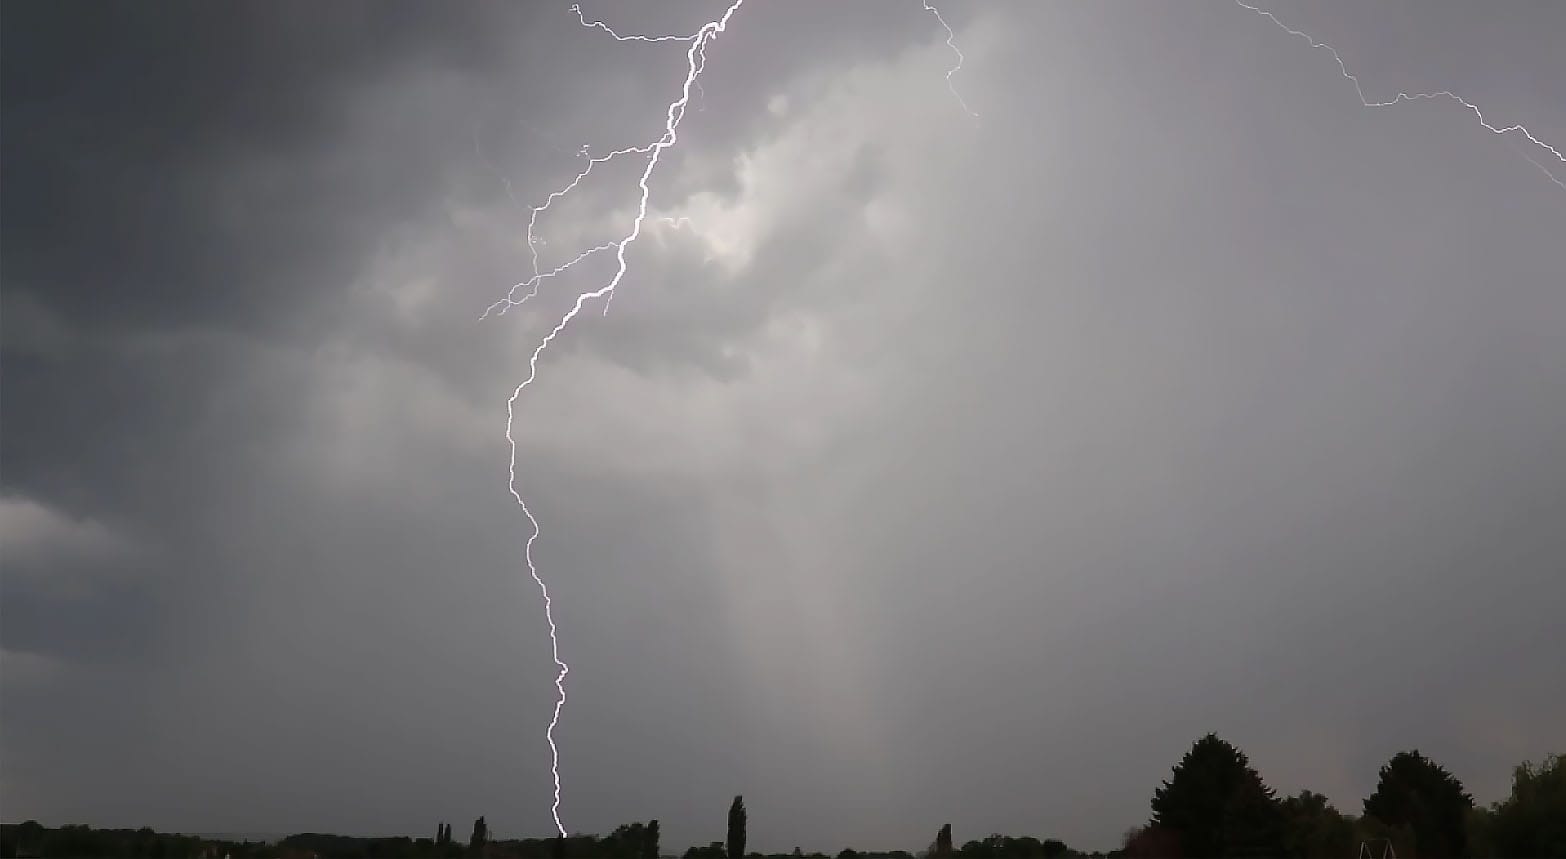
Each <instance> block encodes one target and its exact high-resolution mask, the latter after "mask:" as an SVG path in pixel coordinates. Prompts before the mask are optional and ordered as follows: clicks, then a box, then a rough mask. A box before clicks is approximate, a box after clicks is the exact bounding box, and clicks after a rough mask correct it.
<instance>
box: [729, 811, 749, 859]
mask: <svg viewBox="0 0 1566 859" xmlns="http://www.w3.org/2000/svg"><path fill="white" fill-rule="evenodd" d="M744 856H745V797H743V796H736V797H734V802H733V804H731V805H730V806H729V859H744Z"/></svg>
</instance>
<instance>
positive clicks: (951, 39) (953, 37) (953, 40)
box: [923, 0, 979, 119]
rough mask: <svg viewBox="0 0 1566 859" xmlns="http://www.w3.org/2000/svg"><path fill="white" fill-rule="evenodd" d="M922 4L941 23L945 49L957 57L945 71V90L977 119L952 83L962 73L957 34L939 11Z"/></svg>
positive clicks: (927, 0)
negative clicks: (953, 76) (948, 49)
mask: <svg viewBox="0 0 1566 859" xmlns="http://www.w3.org/2000/svg"><path fill="white" fill-rule="evenodd" d="M923 3H924V11H926V12H929V13H930V14H932V15H934V16H935V20H937V21H939V22H941V27H942V28H943V29H945V30H946V47H948V48H951V49H952V53H954V54H956V55H957V65H955V66H952V67H951V68H950V69H947V71H946V88H947V89H949V90H951V91H952V95H954V96H956V97H957V103H958V104H960V105H962V109H963V111H964V112H966V113H967V114H968V115H969V116H971V117H973V118H974V119H978V118H979V115H978V114H977V113H974V112H973V110H972V109H970V108H969V107H968V102H966V101H964V100H963V97H962V93H960V92H958V91H957V86H956V85H955V84H953V83H952V75H955V74H957V73H958V72H960V71H962V59H963V57H962V51H961V50H960V49H959V48H958V47H957V34H956V33H953V32H952V28H951V25H950V24H947V23H946V19H945V18H942V17H941V10H939V9H937V8H935V7H934V6H931V5H930V2H929V0H923Z"/></svg>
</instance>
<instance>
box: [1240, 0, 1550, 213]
mask: <svg viewBox="0 0 1566 859" xmlns="http://www.w3.org/2000/svg"><path fill="white" fill-rule="evenodd" d="M1234 2H1235V4H1236V5H1238V6H1239V7H1240V8H1242V9H1249V10H1251V11H1252V12H1255V13H1256V14H1258V15H1261V16H1262V17H1264V18H1268V19H1271V21H1272V22H1273V23H1274V24H1277V25H1278V26H1279V27H1280V28H1282V29H1283V30H1284V31H1285V32H1287V33H1290V34H1292V35H1295V36H1298V37H1300V38H1301V39H1304V40H1305V41H1306V43H1308V44H1309V45H1310V46H1311V47H1312V48H1322V49H1325V50H1326V52H1327V53H1329V54H1331V55H1332V59H1334V60H1336V61H1337V64H1338V71H1340V72H1342V73H1343V76H1344V77H1345V78H1348V79H1349V82H1350V83H1352V84H1354V92H1355V93H1357V94H1358V95H1359V103H1360V104H1361V105H1363V106H1365V107H1391V106H1392V105H1395V104H1397V103H1398V102H1402V101H1417V100H1419V99H1429V100H1435V99H1442V98H1444V99H1450V100H1452V101H1455V102H1457V103H1458V104H1460V105H1462V106H1463V107H1466V108H1468V109H1469V110H1471V111H1473V114H1474V116H1475V117H1476V118H1477V119H1478V120H1479V124H1480V125H1481V126H1483V127H1484V128H1485V130H1486V131H1489V132H1491V133H1492V134H1502V135H1504V134H1509V133H1511V132H1517V133H1519V134H1521V135H1522V136H1523V137H1526V138H1528V141H1529V142H1530V143H1532V144H1533V145H1534V146H1536V147H1538V148H1540V149H1542V150H1544V151H1546V152H1548V153H1550V155H1551V156H1553V157H1554V158H1555V160H1556V161H1559V162H1561V163H1562V164H1566V155H1562V154H1561V151H1560V150H1559V149H1556V148H1555V147H1554V146H1551V145H1550V144H1548V143H1545V142H1544V141H1542V140H1540V139H1539V138H1537V137H1534V136H1533V132H1531V131H1529V130H1528V129H1526V128H1524V127H1523V126H1521V125H1508V126H1505V127H1497V126H1494V125H1491V124H1490V123H1489V121H1488V120H1486V119H1485V118H1484V114H1483V113H1482V112H1480V110H1479V106H1478V105H1476V104H1474V103H1473V102H1470V101H1467V100H1466V99H1463V98H1462V97H1460V96H1458V95H1456V94H1455V93H1453V92H1452V91H1450V90H1438V91H1436V92H1416V93H1406V92H1400V93H1398V94H1397V95H1396V96H1393V98H1392V100H1391V101H1371V100H1370V99H1368V98H1366V97H1365V90H1364V89H1363V88H1361V87H1360V84H1359V78H1357V77H1355V76H1354V75H1352V74H1349V70H1348V66H1347V65H1346V64H1345V63H1344V62H1343V57H1341V56H1339V55H1338V51H1337V49H1336V48H1334V47H1332V46H1331V45H1329V44H1327V43H1326V42H1318V41H1316V40H1315V39H1314V38H1312V37H1311V36H1310V34H1308V33H1303V32H1301V31H1299V30H1296V29H1294V28H1293V27H1290V26H1289V25H1287V24H1285V23H1283V21H1281V20H1279V18H1278V16H1277V15H1274V14H1273V13H1271V12H1269V11H1267V10H1266V9H1260V8H1257V7H1255V6H1252V5H1250V4H1249V3H1246V2H1244V0H1234ZM1523 157H1524V158H1527V159H1528V163H1530V164H1532V165H1533V166H1535V167H1537V168H1539V170H1540V171H1541V172H1542V173H1544V175H1546V176H1548V177H1550V181H1551V182H1554V183H1555V184H1556V185H1559V186H1560V187H1561V188H1562V189H1566V182H1562V181H1561V179H1560V178H1559V177H1558V176H1556V175H1555V174H1554V173H1552V172H1550V170H1549V169H1548V168H1546V167H1545V166H1544V165H1543V164H1540V163H1539V162H1538V161H1535V160H1534V159H1532V158H1529V157H1528V156H1527V155H1523ZM1556 169H1557V170H1559V169H1560V168H1558V167H1557V168H1556Z"/></svg>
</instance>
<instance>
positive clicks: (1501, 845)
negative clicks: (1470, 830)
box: [1485, 755, 1566, 858]
mask: <svg viewBox="0 0 1566 859" xmlns="http://www.w3.org/2000/svg"><path fill="white" fill-rule="evenodd" d="M1488 818H1489V819H1488V820H1487V821H1485V822H1486V823H1487V824H1488V825H1487V826H1485V829H1486V832H1485V835H1486V841H1487V842H1488V844H1487V846H1488V847H1489V848H1490V849H1492V850H1494V851H1495V854H1496V855H1498V856H1538V857H1557V858H1558V857H1566V756H1563V755H1550V756H1548V757H1546V758H1545V759H1544V762H1543V763H1542V764H1540V765H1539V766H1538V767H1537V768H1535V767H1534V766H1533V765H1532V764H1530V763H1528V762H1526V761H1525V762H1523V763H1521V764H1519V765H1518V766H1517V768H1516V769H1514V770H1512V793H1511V796H1508V797H1507V798H1506V799H1505V800H1503V801H1501V802H1498V803H1496V805H1495V808H1494V809H1492V810H1491V811H1490V813H1489V815H1488Z"/></svg>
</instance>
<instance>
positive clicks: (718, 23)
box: [479, 0, 745, 837]
mask: <svg viewBox="0 0 1566 859" xmlns="http://www.w3.org/2000/svg"><path fill="white" fill-rule="evenodd" d="M744 3H745V0H734V2H733V3H732V4H731V5H730V6H729V7H728V9H727V10H726V11H725V12H724V13H723V16H722V17H720V18H718V19H717V20H715V21H709V22H707V23H706V24H703V25H702V27H701V29H699V30H697V31H696V32H695V33H693V34H691V35H689V36H641V35H629V36H627V35H621V34H620V33H617V32H615V31H614V30H613V29H611V28H610V27H609V25H607V24H605V23H603V22H602V21H589V20H588V19H587V17H586V16H585V15H584V14H583V13H582V8H581V7H580V6H572V7H571V11H572V12H574V13H576V16H577V20H578V21H579V22H580V23H581V25H582V26H583V27H586V28H588V29H601V30H603V31H604V32H606V33H608V34H609V35H611V36H613V37H614V38H615V39H616V40H619V41H622V42H628V41H639V42H683V43H686V44H687V45H688V46H689V47H688V48H687V50H686V73H685V83H684V85H683V86H682V87H681V88H680V95H679V97H678V98H676V99H675V100H674V101H671V102H669V105H668V107H667V108H666V110H665V112H664V128H663V136H662V137H660V138H659V139H658V140H656V141H654V142H652V143H649V144H646V145H644V146H631V147H627V148H624V149H618V150H616V151H614V152H611V153H609V154H608V155H603V156H599V157H597V158H590V159H589V160H588V162H587V166H586V167H584V168H583V169H582V171H581V172H580V173H578V174H577V175H576V178H574V179H572V180H571V181H570V182H569V183H567V184H566V185H565V187H563V188H561V189H560V190H558V191H555V192H554V193H552V194H550V195H549V196H548V197H547V198H546V199H545V200H544V202H543V203H542V204H541V205H539V206H535V207H533V209H532V213H531V214H530V216H529V217H528V225H527V245H528V252H529V255H530V256H531V257H532V264H533V276H532V277H530V278H528V279H527V280H525V281H522V282H520V283H518V284H515V285H514V286H512V287H511V290H510V291H509V292H508V293H507V294H506V297H505V298H502V299H500V300H499V301H497V302H495V303H494V304H491V305H490V306H489V308H488V309H486V310H485V311H484V313H483V315H481V316H480V317H479V318H480V319H483V318H485V317H487V316H489V315H490V313H492V312H496V311H498V313H500V314H504V313H505V312H506V311H507V310H509V309H511V308H513V307H516V306H518V305H520V304H523V303H525V302H526V301H527V300H528V299H530V298H532V297H533V296H535V295H537V294H538V286H539V284H540V283H541V282H542V281H544V280H546V279H548V278H550V277H554V276H557V275H559V274H562V273H564V272H566V271H568V270H570V269H571V268H572V267H574V266H576V265H577V264H578V263H580V262H582V261H583V260H585V259H587V258H588V257H590V256H592V255H594V254H598V253H602V252H603V251H607V250H609V249H610V248H613V249H614V252H615V259H616V261H617V262H618V264H619V267H618V269H617V270H616V271H615V273H614V276H613V277H611V278H610V279H609V281H608V282H607V283H605V284H604V285H603V286H600V287H599V288H597V289H595V290H592V291H590V292H584V293H581V294H580V295H578V296H577V297H576V302H575V303H574V304H573V305H572V306H571V309H570V310H569V311H567V312H566V313H565V315H564V316H562V317H561V318H560V320H559V321H558V322H556V323H555V326H554V328H553V329H551V330H550V332H549V333H548V334H547V335H545V336H544V339H543V340H542V341H540V342H539V344H538V346H537V347H535V348H534V349H533V354H532V356H530V357H529V358H528V373H527V378H525V379H523V380H522V382H521V383H520V384H518V385H517V386H516V388H515V389H514V390H513V391H512V392H511V397H510V399H508V400H507V401H506V443H507V445H509V446H510V449H511V461H510V465H509V467H508V474H509V480H508V482H507V484H506V485H507V489H508V490H510V492H511V497H512V498H513V499H515V500H516V502H517V506H519V507H521V508H522V515H523V516H525V517H527V521H528V524H529V525H531V526H532V529H533V530H532V534H530V535H529V536H528V538H527V544H526V546H525V548H524V550H523V557H524V559H525V560H526V562H527V570H528V574H529V575H531V576H532V578H533V581H534V583H536V584H537V585H538V589H539V592H540V593H541V594H542V595H543V598H544V619H545V620H546V621H547V622H548V624H549V644H550V653H551V655H552V656H553V658H554V662H555V667H556V668H557V669H558V672H557V673H556V675H555V692H556V696H555V708H554V713H553V714H552V715H551V716H550V719H549V728H548V729H547V730H546V731H545V733H544V738H545V739H546V740H547V741H548V742H549V754H550V762H549V771H550V774H551V776H552V777H553V779H554V800H553V802H552V803H551V805H550V807H549V813H550V816H551V817H553V818H554V821H555V828H556V829H557V830H559V832H560V835H561V836H562V837H563V836H565V835H566V828H565V825H564V824H563V823H561V821H560V748H559V746H558V745H557V744H556V743H555V729H556V728H557V727H559V725H560V712H561V710H563V709H564V708H565V703H566V688H565V679H566V676H567V675H569V674H570V673H571V667H570V666H569V665H567V664H566V663H565V661H564V660H562V659H561V658H560V636H559V627H558V626H557V625H556V623H555V613H554V601H553V600H552V599H551V598H550V596H549V586H548V585H547V584H546V583H545V582H544V579H543V577H542V576H540V575H539V573H538V565H537V564H536V563H535V562H534V560H533V544H534V543H535V542H536V541H537V540H538V537H539V534H540V533H541V529H540V528H539V524H538V519H537V518H536V517H535V516H534V515H533V512H532V511H531V510H529V509H528V506H527V502H526V501H524V500H523V499H522V493H521V492H520V491H519V490H518V489H517V443H516V438H515V436H514V435H513V434H512V428H513V427H514V426H515V424H516V403H517V399H518V398H519V397H521V396H522V392H523V391H524V390H526V389H527V386H528V385H531V384H532V383H533V380H534V379H536V378H538V360H539V358H540V357H541V356H542V355H543V354H544V350H546V349H548V348H549V344H550V343H552V342H554V339H555V338H556V337H558V336H559V335H560V333H561V332H562V331H564V330H565V329H566V327H567V326H568V325H570V324H571V320H573V319H575V318H576V317H577V315H578V314H580V313H581V312H582V308H583V307H584V306H585V305H586V304H587V303H588V302H589V301H592V300H593V299H596V298H604V299H605V311H606V312H607V310H608V299H609V298H610V297H612V296H613V295H614V291H615V289H616V288H617V287H618V286H619V285H620V281H621V280H622V279H624V277H625V272H626V259H625V252H626V249H627V248H628V247H630V246H631V245H632V244H633V243H634V242H635V241H636V240H637V238H639V237H640V236H641V234H642V223H643V221H645V220H646V218H647V198H648V196H649V195H650V194H651V191H650V190H649V189H648V187H647V182H648V180H649V179H651V178H652V174H653V171H654V170H656V169H657V167H658V160H659V157H660V156H661V155H662V154H663V152H664V150H666V149H668V148H669V147H671V146H673V145H674V144H675V142H676V141H677V140H678V129H679V126H680V121H681V120H682V119H684V117H685V109H686V107H687V105H689V104H690V99H691V89H692V88H693V87H698V86H699V84H698V83H697V78H699V77H700V76H701V73H702V71H703V69H705V68H706V64H707V53H706V49H707V44H708V43H709V42H711V41H712V40H713V39H714V38H715V37H717V35H718V34H720V33H722V32H723V31H724V30H725V29H727V28H728V25H729V19H730V18H732V17H733V16H734V13H735V12H737V11H739V8H740V6H742V5H744ZM582 152H583V154H585V153H586V147H585V146H584V147H583V149H582ZM630 155H642V156H645V157H646V158H647V163H646V166H645V167H643V168H642V175H641V178H640V179H638V180H637V183H636V184H637V187H639V188H640V189H641V198H640V201H639V203H638V205H637V211H636V217H635V218H634V219H633V220H632V222H631V228H630V231H629V232H627V233H626V234H625V235H624V236H622V237H621V238H620V239H619V240H617V241H613V242H607V243H605V244H602V245H598V246H597V247H594V248H589V249H588V250H586V251H583V252H582V253H580V254H578V255H577V256H576V257H574V258H572V259H571V260H570V261H569V262H567V263H565V264H564V265H561V266H558V267H556V268H554V269H552V270H550V271H548V272H541V271H540V270H539V267H538V247H537V245H538V244H539V243H540V240H539V239H538V238H537V237H536V236H535V234H534V231H535V230H536V228H537V225H538V218H539V215H541V214H542V213H543V212H544V211H545V210H547V209H548V208H549V207H550V206H551V205H552V204H553V203H554V202H555V201H556V200H559V199H560V198H561V197H563V196H565V195H567V194H569V193H571V191H573V190H574V189H575V188H576V187H577V186H578V185H580V184H581V182H582V180H584V179H586V178H587V177H588V175H589V174H590V173H592V170H593V168H594V167H596V166H598V165H600V164H604V163H606V162H608V161H611V160H614V159H616V158H624V157H627V156H630ZM524 288H526V289H528V292H527V293H526V294H525V295H523V296H522V297H521V298H517V297H516V295H517V292H518V291H520V290H522V289H524Z"/></svg>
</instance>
